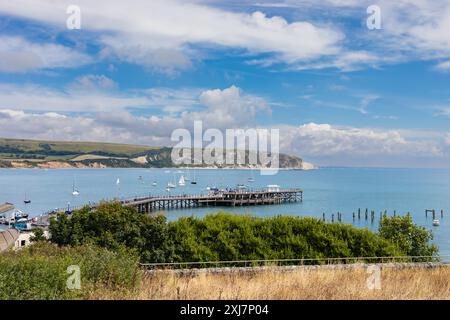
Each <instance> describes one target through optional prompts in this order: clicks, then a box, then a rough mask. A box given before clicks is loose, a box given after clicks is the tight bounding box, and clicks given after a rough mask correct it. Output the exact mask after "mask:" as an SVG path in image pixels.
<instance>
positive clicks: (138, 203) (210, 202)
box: [121, 189, 303, 213]
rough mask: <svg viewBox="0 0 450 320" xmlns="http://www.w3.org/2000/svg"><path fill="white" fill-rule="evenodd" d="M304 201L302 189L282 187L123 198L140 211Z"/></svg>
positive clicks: (127, 203) (127, 204)
mask: <svg viewBox="0 0 450 320" xmlns="http://www.w3.org/2000/svg"><path fill="white" fill-rule="evenodd" d="M302 201H303V191H302V190H301V189H280V190H277V191H266V190H256V191H240V190H229V191H217V192H211V193H209V194H206V195H205V194H200V195H168V196H153V197H152V196H149V197H142V198H134V199H129V200H122V201H121V203H122V204H123V205H124V206H129V207H134V208H136V210H137V211H138V212H140V213H150V212H155V211H162V210H170V209H183V208H197V207H202V206H232V207H236V206H256V205H274V204H281V203H293V202H302Z"/></svg>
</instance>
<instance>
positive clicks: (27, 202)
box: [23, 193, 31, 204]
mask: <svg viewBox="0 0 450 320" xmlns="http://www.w3.org/2000/svg"><path fill="white" fill-rule="evenodd" d="M23 203H25V204H29V203H31V200H30V199H27V194H26V193H25V199H23Z"/></svg>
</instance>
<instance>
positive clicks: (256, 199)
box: [33, 189, 303, 227]
mask: <svg viewBox="0 0 450 320" xmlns="http://www.w3.org/2000/svg"><path fill="white" fill-rule="evenodd" d="M111 201H119V202H120V203H121V204H122V205H124V206H127V207H133V208H136V210H137V211H138V212H139V213H151V212H157V211H163V210H170V209H183V208H197V207H203V206H256V205H275V204H281V203H293V202H302V201H303V190H301V189H279V190H276V191H266V190H254V191H242V190H224V191H214V192H210V193H208V194H197V195H194V194H181V195H166V196H161V195H160V196H151V195H149V196H145V197H135V198H132V199H122V200H117V199H116V200H111ZM98 205H99V203H96V204H92V203H91V204H90V205H89V206H90V208H91V209H95V208H96V207H98ZM79 208H81V207H78V208H77V207H75V208H74V207H72V208H70V212H72V211H73V210H76V209H79ZM65 210H67V209H61V210H52V211H50V212H47V213H45V214H42V215H40V216H39V217H36V221H35V222H34V223H33V225H34V226H40V227H46V226H48V225H49V224H50V217H51V216H54V215H55V214H56V213H57V212H64V211H65ZM66 212H67V211H66Z"/></svg>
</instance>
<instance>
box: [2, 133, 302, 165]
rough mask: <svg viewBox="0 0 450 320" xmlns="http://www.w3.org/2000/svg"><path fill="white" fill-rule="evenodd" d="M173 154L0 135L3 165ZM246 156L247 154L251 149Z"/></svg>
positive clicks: (295, 161) (160, 159)
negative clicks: (8, 137)
mask: <svg viewBox="0 0 450 320" xmlns="http://www.w3.org/2000/svg"><path fill="white" fill-rule="evenodd" d="M171 154H172V148H169V147H150V146H142V145H130V144H118V143H100V142H82V141H40V140H26V139H5V138H0V168H9V167H37V166H39V165H42V164H46V165H49V163H48V162H52V163H51V165H53V166H50V167H58V166H64V167H68V166H69V167H70V166H72V167H83V166H90V167H91V166H92V167H98V166H105V167H113V168H142V167H144V168H150V167H151V168H163V167H176V166H177V165H176V164H174V163H173V162H172V158H171ZM246 155H247V156H248V152H247V153H246ZM139 157H143V158H145V161H135V160H136V158H139ZM56 162H60V163H56ZM279 165H280V167H281V168H301V166H302V159H300V158H298V157H296V156H290V155H286V154H280V155H279ZM199 166H200V167H203V166H206V165H199Z"/></svg>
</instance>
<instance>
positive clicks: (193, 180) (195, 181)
mask: <svg viewBox="0 0 450 320" xmlns="http://www.w3.org/2000/svg"><path fill="white" fill-rule="evenodd" d="M191 184H197V180H195V171H194V174H193V178H192V181H191Z"/></svg>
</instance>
